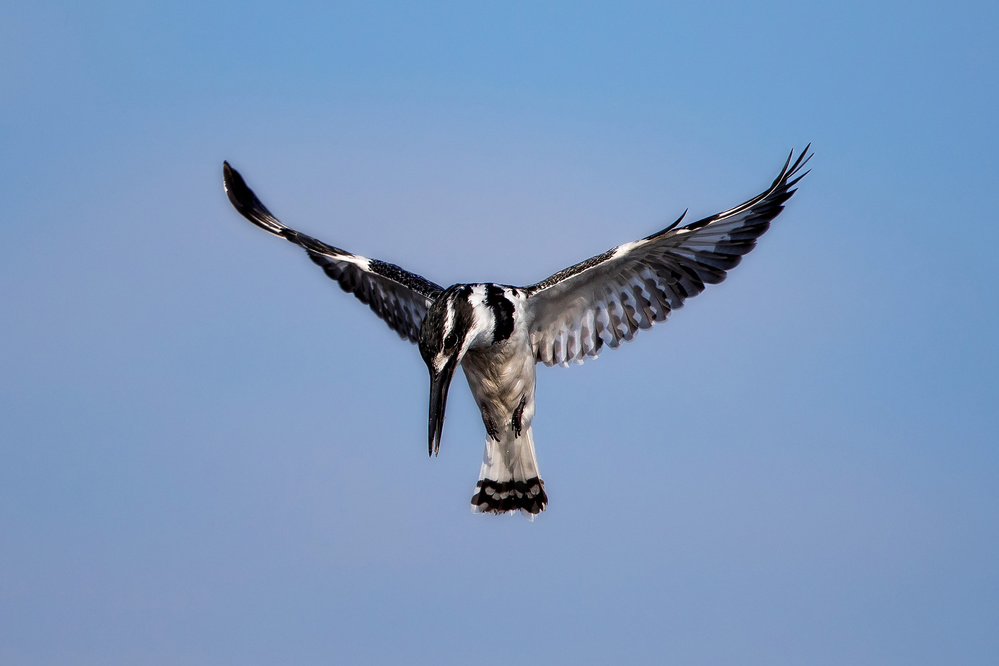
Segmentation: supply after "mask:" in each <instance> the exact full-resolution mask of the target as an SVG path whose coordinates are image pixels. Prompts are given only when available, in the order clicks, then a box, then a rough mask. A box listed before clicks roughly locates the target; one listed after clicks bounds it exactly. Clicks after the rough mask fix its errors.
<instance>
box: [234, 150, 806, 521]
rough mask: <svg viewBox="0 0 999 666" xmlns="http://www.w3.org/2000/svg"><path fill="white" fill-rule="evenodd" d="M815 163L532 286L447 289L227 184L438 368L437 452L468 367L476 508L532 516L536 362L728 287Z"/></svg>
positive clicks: (434, 391) (240, 204)
mask: <svg viewBox="0 0 999 666" xmlns="http://www.w3.org/2000/svg"><path fill="white" fill-rule="evenodd" d="M807 161H808V149H807V148H806V149H805V151H803V152H802V154H801V155H800V156H799V157H798V159H797V161H796V162H795V163H794V164H793V165H791V158H790V157H789V158H788V161H787V163H786V164H785V165H784V168H783V169H782V170H781V173H780V175H779V176H778V177H777V179H776V180H774V182H773V184H772V185H771V186H770V188H769V189H768V190H767V191H765V192H764V193H762V194H760V195H759V196H757V197H755V198H753V199H751V200H749V201H747V202H746V203H744V204H742V205H740V206H736V207H735V208H732V209H729V210H727V211H725V212H723V213H719V214H717V215H713V216H711V217H708V218H704V219H702V220H699V221H697V222H694V223H691V224H688V225H686V226H684V227H678V225H679V223H680V220H682V218H683V216H682V215H681V217H680V220H677V221H676V222H674V223H673V224H672V225H670V226H669V227H667V228H666V229H663V230H662V231H660V232H657V233H655V234H652V235H651V236H647V237H646V238H643V239H641V240H638V241H634V242H630V243H625V244H623V245H620V246H618V247H616V248H614V249H612V250H608V251H607V252H604V253H603V254H600V255H597V256H596V257H593V258H591V259H587V260H586V261H583V262H580V263H579V264H576V265H575V266H571V267H569V268H566V269H565V270H562V271H559V272H558V273H556V274H554V275H552V276H551V277H549V278H547V279H545V280H543V281H541V282H539V283H537V284H534V285H531V286H527V287H511V286H508V285H498V284H491V283H476V284H455V285H452V286H451V287H448V288H447V289H444V288H442V287H440V286H439V285H436V284H434V283H432V282H430V281H428V280H426V279H425V278H422V277H420V276H418V275H415V274H413V273H409V272H408V271H405V270H403V269H401V268H399V267H398V266H395V265H393V264H387V263H385V262H381V261H378V260H374V259H367V258H365V257H361V256H358V255H354V254H351V253H349V252H346V251H344V250H340V249H339V248H336V247H333V246H330V245H326V244H325V243H322V242H320V241H317V240H316V239H314V238H311V237H309V236H306V235H304V234H301V233H299V232H297V231H295V230H293V229H290V228H288V227H286V226H285V225H284V224H282V223H281V222H279V221H278V220H277V219H276V218H275V217H274V216H273V215H271V213H270V212H269V211H268V210H267V208H266V207H265V206H264V205H263V204H262V203H260V201H259V200H258V199H257V197H256V196H255V195H254V194H253V192H252V190H250V189H249V188H248V187H247V186H246V183H245V182H244V181H243V179H242V177H241V176H240V175H239V173H238V172H236V171H235V170H234V169H232V168H231V167H230V166H229V165H228V164H225V165H224V176H225V178H224V183H225V189H226V192H227V194H228V195H229V199H230V201H231V202H232V204H233V206H234V207H235V208H236V209H237V210H238V211H239V212H240V213H241V214H242V215H243V216H245V217H246V218H247V219H249V220H250V221H251V222H253V223H254V224H256V225H257V226H259V227H261V228H263V229H265V230H266V231H268V232H270V233H272V234H274V235H277V236H281V237H283V238H285V239H287V240H289V241H291V242H293V243H295V244H297V245H299V246H300V247H302V248H303V249H304V250H305V251H306V252H307V253H308V254H309V256H310V258H311V259H312V260H313V261H314V262H315V263H317V264H318V265H320V266H321V267H322V268H323V269H324V270H325V271H326V273H327V275H329V276H330V277H331V278H333V279H335V280H337V281H338V282H339V283H340V286H341V287H343V289H344V290H346V291H348V292H351V293H353V294H354V295H356V296H357V297H358V298H359V299H360V300H361V301H363V302H365V303H367V304H369V306H370V307H371V309H372V310H373V311H374V312H375V313H376V314H377V315H378V316H379V317H381V318H382V319H384V320H385V321H386V323H388V325H389V326H390V327H391V328H393V329H394V330H395V331H396V332H398V333H399V334H400V335H401V336H402V337H403V338H405V339H408V340H410V341H411V342H415V343H417V344H419V346H420V353H421V354H422V356H423V360H424V361H425V362H426V364H427V368H428V369H429V371H430V420H429V446H430V453H431V455H434V454H436V453H437V452H438V450H439V448H440V438H441V432H442V428H443V423H444V412H445V408H446V403H447V393H448V387H449V386H450V383H451V379H452V377H453V375H454V372H455V370H456V369H457V367H458V365H461V367H462V369H463V370H464V373H465V377H466V379H467V380H468V385H469V388H470V389H471V391H472V395H473V396H474V398H475V402H476V404H477V405H478V407H479V410H480V411H481V413H482V423H483V425H484V426H485V429H486V434H487V437H486V450H485V455H484V457H483V462H482V468H481V471H480V474H479V482H478V484H477V486H476V491H475V494H474V496H473V497H472V509H473V511H478V512H486V513H506V512H512V511H515V510H517V509H519V510H521V511H522V512H524V513H525V514H526V515H527V516H528V517H531V518H533V517H534V515H536V514H538V513H540V512H541V511H543V510H544V509H545V506H546V505H547V502H548V497H547V495H546V493H545V489H544V482H543V481H542V480H541V476H540V474H539V472H538V463H537V457H536V455H535V450H534V440H533V434H532V431H531V421H532V420H533V418H534V389H535V376H536V375H535V367H536V364H537V363H539V362H540V363H544V364H546V365H555V364H559V365H569V364H570V363H572V362H576V363H582V362H583V361H584V360H585V359H586V358H593V357H595V356H597V354H598V353H599V352H600V351H601V349H602V348H603V347H604V346H608V347H611V348H614V347H617V346H618V345H620V343H621V342H622V341H627V340H631V339H632V337H633V336H634V335H635V334H636V333H637V332H638V331H639V330H642V329H647V328H650V327H651V326H652V325H653V324H655V323H657V322H662V321H665V320H666V318H667V317H668V316H669V314H670V312H671V311H672V310H674V309H677V308H679V307H681V306H682V305H683V302H684V300H685V299H686V298H688V297H690V296H693V295H696V294H698V293H700V292H701V291H702V290H703V289H704V285H705V284H710V283H717V282H721V281H722V280H723V279H724V278H725V275H726V272H727V271H728V270H729V269H731V268H733V267H734V266H735V265H737V264H738V263H739V261H740V260H741V258H742V255H744V254H746V253H747V252H749V251H750V250H752V249H753V247H755V244H756V239H757V238H758V237H759V236H760V235H762V234H763V233H764V232H765V231H766V230H767V229H768V228H769V224H770V221H771V220H772V219H773V218H774V217H776V216H777V215H778V214H779V213H780V212H781V210H782V209H783V203H784V202H785V201H786V200H787V199H788V198H789V197H790V196H791V194H793V193H794V190H793V189H792V188H793V186H794V184H795V183H797V182H798V180H800V179H801V178H802V177H803V176H804V173H799V172H800V170H801V168H802V167H803V166H804V164H805V163H806V162H807Z"/></svg>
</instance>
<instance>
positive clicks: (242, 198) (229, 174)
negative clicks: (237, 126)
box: [222, 161, 290, 240]
mask: <svg viewBox="0 0 999 666" xmlns="http://www.w3.org/2000/svg"><path fill="white" fill-rule="evenodd" d="M222 185H223V187H224V188H225V193H226V196H228V197H229V203H231V204H232V206H233V208H235V209H236V210H237V211H238V212H239V214H240V215H242V216H243V217H245V218H246V219H248V220H249V221H250V222H253V223H254V224H255V225H257V226H258V227H260V228H261V229H263V230H264V231H267V232H268V233H272V234H274V235H275V236H283V237H287V236H286V233H285V232H286V231H287V229H286V227H285V226H284V225H283V224H281V223H280V222H279V221H278V220H277V218H275V217H274V215H272V214H271V212H270V211H269V210H267V206H265V205H264V204H263V203H261V201H260V199H258V198H257V195H256V194H254V193H253V190H251V189H250V186H249V185H247V184H246V181H245V180H243V176H241V175H240V173H239V172H238V171H236V170H235V169H233V168H232V166H230V164H229V162H228V161H223V162H222ZM289 240H290V239H289Z"/></svg>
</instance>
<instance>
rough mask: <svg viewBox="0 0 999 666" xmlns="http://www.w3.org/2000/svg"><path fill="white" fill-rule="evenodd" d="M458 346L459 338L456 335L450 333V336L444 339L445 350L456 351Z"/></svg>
mask: <svg viewBox="0 0 999 666" xmlns="http://www.w3.org/2000/svg"><path fill="white" fill-rule="evenodd" d="M456 344H458V336H457V335H455V334H454V333H448V336H447V337H446V338H444V349H454V346H455V345H456Z"/></svg>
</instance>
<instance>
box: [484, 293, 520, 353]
mask: <svg viewBox="0 0 999 666" xmlns="http://www.w3.org/2000/svg"><path fill="white" fill-rule="evenodd" d="M486 305H488V306H489V307H490V308H491V309H492V311H493V318H494V319H495V320H496V324H495V326H494V327H493V344H495V343H497V342H502V341H503V340H506V339H508V338H509V337H510V335H512V334H513V310H514V307H513V303H512V302H511V301H510V299H508V298H507V297H506V295H505V294H504V293H503V288H502V287H499V286H497V285H495V284H489V285H486Z"/></svg>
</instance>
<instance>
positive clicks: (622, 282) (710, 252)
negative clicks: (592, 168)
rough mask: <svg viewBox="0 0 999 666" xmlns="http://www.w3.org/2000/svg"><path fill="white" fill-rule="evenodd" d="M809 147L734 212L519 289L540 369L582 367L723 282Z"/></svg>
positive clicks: (784, 194)
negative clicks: (530, 316)
mask: <svg viewBox="0 0 999 666" xmlns="http://www.w3.org/2000/svg"><path fill="white" fill-rule="evenodd" d="M808 148H809V147H808V146H806V147H805V150H804V151H802V153H801V155H799V156H798V159H797V160H796V161H795V162H794V164H791V159H792V157H793V155H794V153H793V151H792V154H791V155H790V156H788V158H787V162H786V163H785V164H784V168H783V169H781V172H780V175H779V176H777V178H776V180H774V182H773V184H772V185H770V187H769V188H768V189H767V190H766V191H765V192H763V193H762V194H760V195H759V196H757V197H754V198H753V199H750V200H749V201H747V202H746V203H744V204H742V205H740V206H736V207H735V208H732V209H730V210H727V211H725V212H723V213H718V214H717V215H712V216H711V217H707V218H704V219H703V220H699V221H697V222H693V223H691V224H688V225H686V226H683V227H678V226H677V225H679V223H680V220H682V219H683V215H681V216H680V220H677V221H676V222H674V223H673V224H671V225H670V226H669V227H667V228H665V229H663V230H662V231H660V232H657V233H655V234H652V235H651V236H649V237H647V238H643V239H642V240H639V241H635V242H632V243H625V244H624V245H619V246H618V247H616V248H614V249H613V250H608V251H607V252H604V253H603V254H601V255H598V256H596V257H593V258H592V259H587V260H586V261H583V262H581V263H578V264H576V265H575V266H571V267H569V268H566V269H565V270H563V271H559V272H558V273H556V274H555V275H552V276H551V277H549V278H548V279H546V280H543V281H542V282H539V283H537V284H535V285H531V286H530V287H525V289H524V290H525V291H526V292H527V294H528V303H529V308H530V311H531V313H532V314H533V322H532V324H531V328H530V333H531V344H532V345H533V347H534V357H535V358H536V359H537V360H538V361H540V362H542V363H544V364H545V365H555V364H556V363H558V364H561V365H569V363H570V362H572V361H575V362H577V363H582V362H583V361H584V360H585V359H586V358H587V357H591V358H593V357H596V356H597V354H598V353H599V352H600V350H601V348H602V347H603V346H604V345H607V346H608V347H612V348H613V347H617V346H618V345H620V344H621V342H622V341H627V340H631V339H632V338H633V337H634V336H635V334H636V333H637V332H638V331H639V330H640V329H646V328H650V327H651V326H652V325H653V324H655V323H657V322H662V321H666V318H667V317H669V313H670V312H671V311H672V310H675V309H677V308H679V307H681V306H682V305H683V302H684V300H685V299H686V298H688V297H690V296H695V295H697V294H699V293H701V291H703V290H704V285H705V284H716V283H718V282H721V281H722V280H724V279H725V275H726V272H727V271H729V270H731V269H732V268H734V267H735V266H737V265H738V264H739V262H740V261H741V260H742V255H744V254H746V253H747V252H749V251H750V250H752V249H753V248H754V247H756V239H757V238H759V237H760V236H761V235H763V233H764V232H765V231H766V230H767V229H768V228H770V221H771V220H773V219H774V218H775V217H777V215H779V214H780V212H781V211H782V210H783V209H784V202H786V201H787V200H788V199H789V198H790V197H791V195H792V194H794V191H795V190H794V189H793V188H794V185H795V184H796V183H797V182H798V181H799V180H801V179H802V178H803V177H804V176H805V174H806V173H807V171H806V172H805V173H800V175H799V172H800V171H801V169H802V168H803V167H804V166H805V164H806V163H807V162H808V160H809V159H811V154H809V152H808ZM685 214H686V213H684V215H685Z"/></svg>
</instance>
